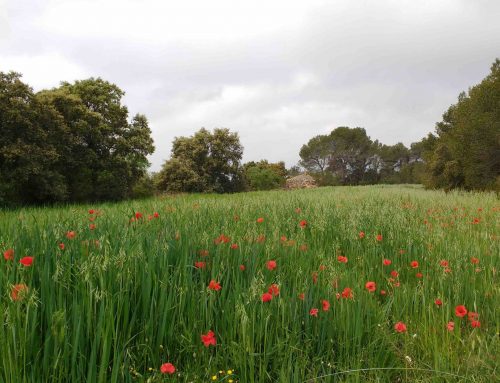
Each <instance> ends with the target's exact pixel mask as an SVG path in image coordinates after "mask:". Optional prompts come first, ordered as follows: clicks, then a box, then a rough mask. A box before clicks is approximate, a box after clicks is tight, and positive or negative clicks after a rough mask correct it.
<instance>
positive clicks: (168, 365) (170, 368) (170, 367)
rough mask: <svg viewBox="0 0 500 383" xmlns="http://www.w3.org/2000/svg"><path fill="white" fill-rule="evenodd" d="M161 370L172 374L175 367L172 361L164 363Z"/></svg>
mask: <svg viewBox="0 0 500 383" xmlns="http://www.w3.org/2000/svg"><path fill="white" fill-rule="evenodd" d="M160 372H161V373H162V374H170V375H172V374H173V373H174V372H175V367H174V365H173V364H172V363H163V364H162V365H161V367H160Z"/></svg>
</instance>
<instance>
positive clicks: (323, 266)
mask: <svg viewBox="0 0 500 383" xmlns="http://www.w3.org/2000/svg"><path fill="white" fill-rule="evenodd" d="M346 259H347V258H346ZM325 270H326V266H325V265H319V271H325Z"/></svg>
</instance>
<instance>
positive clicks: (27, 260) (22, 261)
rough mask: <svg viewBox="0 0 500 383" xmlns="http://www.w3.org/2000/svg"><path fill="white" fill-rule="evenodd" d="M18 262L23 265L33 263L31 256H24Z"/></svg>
mask: <svg viewBox="0 0 500 383" xmlns="http://www.w3.org/2000/svg"><path fill="white" fill-rule="evenodd" d="M19 263H20V264H21V265H23V266H31V264H32V263H33V257H24V258H21V259H20V260H19Z"/></svg>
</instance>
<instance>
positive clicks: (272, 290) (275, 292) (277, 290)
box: [267, 283, 280, 296]
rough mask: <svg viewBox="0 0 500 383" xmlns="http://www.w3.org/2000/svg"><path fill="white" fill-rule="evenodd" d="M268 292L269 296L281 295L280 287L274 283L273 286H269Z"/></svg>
mask: <svg viewBox="0 0 500 383" xmlns="http://www.w3.org/2000/svg"><path fill="white" fill-rule="evenodd" d="M267 292H268V293H269V294H272V295H275V296H277V295H280V288H279V286H278V285H276V284H274V283H273V284H272V285H271V286H269V289H268V290H267Z"/></svg>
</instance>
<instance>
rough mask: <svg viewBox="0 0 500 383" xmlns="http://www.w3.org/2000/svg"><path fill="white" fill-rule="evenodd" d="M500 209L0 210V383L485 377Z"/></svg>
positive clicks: (243, 206) (492, 361)
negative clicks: (0, 254)
mask: <svg viewBox="0 0 500 383" xmlns="http://www.w3.org/2000/svg"><path fill="white" fill-rule="evenodd" d="M499 217H500V201H499V199H498V197H497V196H496V195H495V194H493V193H489V194H487V193H460V192H451V193H447V194H445V193H444V192H438V191H425V190H423V189H422V188H420V187H418V186H364V187H338V188H317V189H311V190H297V191H272V192H253V193H240V194H234V195H177V196H166V197H162V198H155V199H148V200H143V201H127V202H122V203H116V204H96V205H70V206H61V207H50V208H24V209H19V210H10V211H7V210H5V211H1V212H0V251H1V253H2V254H3V257H1V259H0V261H1V267H0V288H1V290H0V291H1V294H0V315H1V327H0V382H1V383H11V382H12V383H21V382H242V383H254V382H287V383H288V382H294V383H299V382H494V381H499V380H500V372H499V371H498V355H500V348H499V330H500V329H499V326H500V320H499V310H498V307H499V305H498V303H499V302H500V289H499V284H498V269H499V266H500V262H499V254H500V242H499V240H500V230H499V229H500V219H499Z"/></svg>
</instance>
